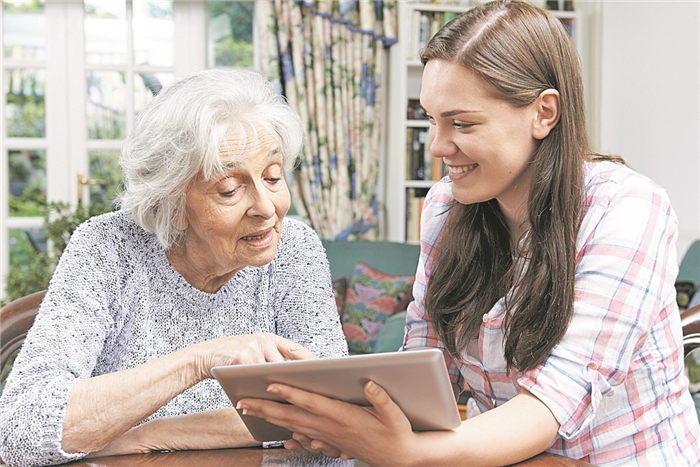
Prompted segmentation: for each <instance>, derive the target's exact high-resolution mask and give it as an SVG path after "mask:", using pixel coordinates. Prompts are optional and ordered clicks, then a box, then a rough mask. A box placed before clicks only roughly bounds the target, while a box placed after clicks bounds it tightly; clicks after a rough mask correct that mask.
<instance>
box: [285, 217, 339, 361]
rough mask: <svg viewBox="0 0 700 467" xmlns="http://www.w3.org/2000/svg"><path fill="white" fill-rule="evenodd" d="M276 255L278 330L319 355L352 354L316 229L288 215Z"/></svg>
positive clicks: (336, 355) (326, 260) (337, 355)
mask: <svg viewBox="0 0 700 467" xmlns="http://www.w3.org/2000/svg"><path fill="white" fill-rule="evenodd" d="M278 249H279V251H278V255H277V258H276V259H275V268H274V271H275V276H276V277H274V278H273V281H272V283H273V284H274V287H275V288H276V293H275V295H276V298H275V306H274V307H275V310H274V312H275V314H276V319H275V326H276V331H275V332H276V334H278V335H280V336H282V337H285V338H287V339H290V340H292V341H294V342H296V343H298V344H300V345H303V346H304V347H306V348H308V349H309V350H311V351H312V352H313V353H314V354H316V355H317V356H319V357H340V356H345V355H347V354H348V347H347V341H346V340H345V336H344V334H343V331H342V328H341V325H340V317H339V316H338V310H337V308H336V304H335V298H334V297H333V289H332V285H331V273H330V267H329V265H328V258H327V257H326V253H325V250H324V249H323V245H321V241H320V239H319V238H318V236H317V235H316V233H315V232H314V231H313V230H312V229H311V228H309V227H308V226H306V225H305V224H302V223H301V222H298V221H294V220H291V219H285V223H284V231H283V235H282V241H281V242H280V245H279V247H278Z"/></svg>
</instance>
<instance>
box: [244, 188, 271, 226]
mask: <svg viewBox="0 0 700 467" xmlns="http://www.w3.org/2000/svg"><path fill="white" fill-rule="evenodd" d="M249 193H250V196H251V200H250V207H249V208H248V215H249V216H255V217H261V218H263V219H269V218H271V217H272V216H274V214H275V203H273V202H272V193H270V190H268V189H267V188H265V187H264V186H261V185H260V184H256V185H255V186H254V187H253V188H252V189H251V190H250V191H249Z"/></svg>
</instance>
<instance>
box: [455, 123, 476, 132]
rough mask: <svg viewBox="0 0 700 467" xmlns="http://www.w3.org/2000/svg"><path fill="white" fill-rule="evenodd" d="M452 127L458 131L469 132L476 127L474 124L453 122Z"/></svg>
mask: <svg viewBox="0 0 700 467" xmlns="http://www.w3.org/2000/svg"><path fill="white" fill-rule="evenodd" d="M452 126H453V127H454V128H455V129H457V130H467V129H469V128H471V127H473V126H474V124H473V123H461V122H452Z"/></svg>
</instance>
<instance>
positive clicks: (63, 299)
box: [0, 211, 347, 467]
mask: <svg viewBox="0 0 700 467" xmlns="http://www.w3.org/2000/svg"><path fill="white" fill-rule="evenodd" d="M258 332H272V333H275V334H278V335H280V336H283V337H286V338H288V339H290V340H293V341H295V342H297V343H299V344H301V345H303V346H305V347H307V348H308V349H310V350H311V351H312V352H313V353H315V354H316V355H318V356H322V357H326V356H342V355H346V354H347V344H346V341H345V339H344V336H343V333H342V330H341V327H340V322H339V318H338V313H337V310H336V306H335V302H334V299H333V292H332V289H331V277H330V270H329V267H328V261H327V259H326V256H325V252H324V250H323V247H322V246H321V242H320V241H319V239H318V237H317V236H316V234H315V233H314V231H313V230H311V229H310V228H309V227H307V226H306V225H304V224H302V223H301V222H298V221H294V220H290V219H285V220H284V224H283V229H282V236H281V240H280V242H279V245H278V249H277V254H276V256H275V258H274V260H273V261H272V262H271V263H270V264H267V265H265V266H262V267H246V268H244V269H242V270H241V271H240V272H238V273H237V274H236V275H235V276H234V277H233V278H232V279H231V280H230V281H229V282H228V283H227V284H226V285H224V286H223V287H221V289H219V290H218V291H217V292H216V293H214V294H209V293H205V292H202V291H200V290H198V289H195V288H193V287H192V286H191V285H189V284H188V283H187V282H186V281H185V280H184V279H183V278H182V276H180V274H178V272H177V271H175V270H174V269H173V267H172V266H171V265H170V263H169V262H168V260H167V258H166V256H165V252H164V250H163V248H162V247H161V246H160V244H159V243H158V241H157V240H156V238H155V236H154V235H152V234H150V233H148V232H146V231H144V230H143V229H142V228H141V227H139V226H138V225H137V224H136V223H135V222H134V221H133V219H132V217H131V216H130V214H129V213H128V212H124V211H119V212H115V213H109V214H104V215H101V216H98V217H95V218H93V219H90V220H88V221H87V222H85V223H84V224H83V225H82V226H80V227H79V228H78V229H77V230H76V231H75V233H74V234H73V236H72V237H71V240H70V242H69V244H68V247H67V248H66V250H65V251H64V253H63V255H62V256H61V260H60V262H59V265H58V267H57V269H56V272H55V273H54V276H53V278H52V280H51V284H50V286H49V290H48V292H47V294H46V297H45V299H44V302H43V303H42V305H41V309H40V312H39V315H38V316H37V319H36V322H35V324H34V326H33V327H32V329H31V330H30V332H29V334H28V336H27V339H26V341H25V343H24V346H23V347H22V350H21V352H20V354H19V355H18V357H17V359H16V361H15V364H14V368H13V371H12V373H11V374H10V376H9V377H8V379H7V382H6V386H5V389H4V391H3V394H2V397H1V398H0V457H2V459H3V460H4V461H5V463H7V464H8V465H10V466H13V467H14V466H35V465H47V464H57V463H62V462H67V461H70V460H75V459H78V458H80V457H82V456H83V455H82V454H66V453H65V452H63V450H62V449H61V433H62V425H63V419H64V415H65V409H66V404H67V402H68V397H69V395H70V392H71V389H72V387H73V385H74V384H75V383H76V381H77V380H79V379H83V378H89V377H91V376H97V375H101V374H105V373H111V372H114V371H119V370H123V369H127V368H133V367H135V366H137V365H140V364H143V363H145V362H147V361H149V360H152V359H154V358H157V357H160V356H163V355H166V354H169V353H171V352H174V351H176V350H179V349H182V348H184V347H187V346H189V345H192V344H195V343H198V342H202V341H205V340H210V339H215V338H218V337H223V336H232V335H243V334H251V333H258ZM105 403H108V401H105ZM230 406H231V403H230V401H229V400H228V399H227V398H226V395H225V394H224V393H223V391H222V390H221V388H220V386H219V384H218V382H217V381H216V380H205V381H202V382H200V383H198V384H197V385H195V386H193V387H192V388H190V389H188V390H186V391H185V392H183V393H182V394H180V395H179V396H177V397H176V398H175V399H173V400H172V401H170V402H169V403H168V404H167V405H165V406H163V407H162V408H160V409H159V410H158V411H157V412H156V413H155V414H154V415H152V416H151V417H150V418H149V420H150V419H153V418H160V417H168V416H174V415H181V414H187V413H192V412H200V411H204V410H213V409H219V408H223V407H230Z"/></svg>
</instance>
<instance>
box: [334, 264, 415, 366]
mask: <svg viewBox="0 0 700 467" xmlns="http://www.w3.org/2000/svg"><path fill="white" fill-rule="evenodd" d="M413 281H414V276H393V275H389V274H384V273H383V272H381V271H378V270H376V269H374V268H373V267H371V266H369V265H367V264H365V263H362V262H360V263H357V264H356V265H355V268H354V270H353V272H352V275H351V276H350V281H349V283H348V288H347V292H346V294H345V303H344V304H343V311H342V313H341V316H340V321H341V323H342V324H343V332H344V333H345V338H346V339H347V341H348V348H349V350H350V352H351V353H372V352H374V346H375V343H376V341H377V336H378V335H379V331H380V329H381V328H382V325H383V324H384V322H385V321H386V319H387V318H388V317H389V316H391V315H393V314H394V313H398V312H400V311H403V310H405V309H406V307H407V306H408V303H409V302H410V301H411V299H412V298H413V296H412V294H411V288H412V287H413Z"/></svg>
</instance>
